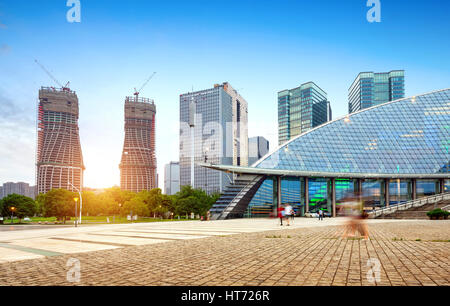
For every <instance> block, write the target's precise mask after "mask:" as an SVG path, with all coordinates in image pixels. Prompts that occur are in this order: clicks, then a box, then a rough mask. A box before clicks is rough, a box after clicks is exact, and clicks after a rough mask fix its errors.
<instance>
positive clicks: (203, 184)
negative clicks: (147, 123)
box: [180, 83, 248, 193]
mask: <svg viewBox="0 0 450 306" xmlns="http://www.w3.org/2000/svg"><path fill="white" fill-rule="evenodd" d="M194 114H195V116H194ZM247 118H248V108H247V102H246V101H245V99H244V98H242V97H241V96H240V95H239V93H238V92H237V91H236V90H234V89H233V88H232V87H231V85H230V84H228V83H223V84H221V85H219V84H216V85H214V87H213V88H210V89H206V90H201V91H197V92H192V93H186V94H182V95H181V96H180V126H181V128H180V185H181V186H184V185H191V186H192V184H193V187H194V188H202V189H204V190H206V191H207V192H208V193H211V192H221V191H222V190H223V188H224V187H225V185H226V184H228V183H229V182H230V180H231V178H230V175H229V174H224V173H221V172H219V171H215V170H210V169H205V168H203V167H200V166H198V165H197V164H198V163H199V162H207V163H213V164H225V165H240V166H247V165H248V121H247ZM192 131H193V132H192ZM192 133H193V134H192ZM192 145H193V147H192ZM192 150H193V151H194V153H192ZM192 156H193V157H194V158H193V159H194V160H193V161H192V159H191V157H192ZM192 162H194V171H193V174H194V175H193V176H192V177H191V172H192V171H191V167H192Z"/></svg>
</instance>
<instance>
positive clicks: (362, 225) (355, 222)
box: [342, 196, 369, 240]
mask: <svg viewBox="0 0 450 306" xmlns="http://www.w3.org/2000/svg"><path fill="white" fill-rule="evenodd" d="M342 208H343V209H344V215H346V216H347V217H348V220H347V222H346V223H345V225H344V231H343V235H342V237H343V238H347V237H355V234H356V231H358V232H359V234H360V235H361V236H362V237H363V238H364V240H369V230H368V227H367V224H366V221H365V219H367V217H368V215H367V213H366V212H365V211H364V204H363V201H361V200H360V199H359V197H357V196H353V197H350V198H348V199H347V200H346V201H345V203H344V204H343V205H342Z"/></svg>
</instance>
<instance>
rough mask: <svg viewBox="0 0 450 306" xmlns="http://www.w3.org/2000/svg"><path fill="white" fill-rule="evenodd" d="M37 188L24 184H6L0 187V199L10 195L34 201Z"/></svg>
mask: <svg viewBox="0 0 450 306" xmlns="http://www.w3.org/2000/svg"><path fill="white" fill-rule="evenodd" d="M35 190H36V187H35V186H30V185H29V184H28V183H24V182H18V183H13V182H8V183H4V184H3V186H2V187H0V198H1V199H2V198H4V197H7V196H8V195H10V194H13V193H14V194H19V195H23V196H26V197H30V198H32V199H34V198H35Z"/></svg>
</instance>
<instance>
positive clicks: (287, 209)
mask: <svg viewBox="0 0 450 306" xmlns="http://www.w3.org/2000/svg"><path fill="white" fill-rule="evenodd" d="M293 211H294V209H293V208H292V206H291V205H290V204H286V206H285V207H284V218H285V219H286V222H287V226H289V225H290V224H289V220H290V219H291V218H292V212H293Z"/></svg>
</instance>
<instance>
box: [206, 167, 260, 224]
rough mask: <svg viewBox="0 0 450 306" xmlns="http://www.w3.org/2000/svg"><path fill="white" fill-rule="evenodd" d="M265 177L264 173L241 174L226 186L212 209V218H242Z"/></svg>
mask: <svg viewBox="0 0 450 306" xmlns="http://www.w3.org/2000/svg"><path fill="white" fill-rule="evenodd" d="M264 179H265V176H262V175H241V176H239V177H238V178H237V179H236V180H234V182H233V183H231V184H230V185H228V186H226V187H225V190H224V191H223V193H222V196H221V197H220V198H219V200H217V202H216V203H215V204H214V205H213V207H212V208H211V209H210V212H211V219H212V220H225V219H231V218H241V217H242V216H243V215H244V212H245V210H246V209H247V206H248V204H249V203H250V201H251V199H252V198H253V196H254V195H255V193H256V191H257V190H258V188H259V187H260V186H261V184H262V183H263V182H264Z"/></svg>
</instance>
